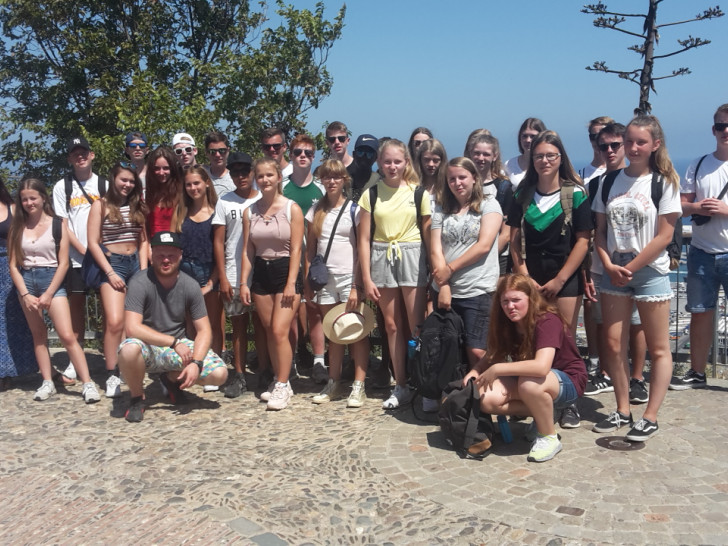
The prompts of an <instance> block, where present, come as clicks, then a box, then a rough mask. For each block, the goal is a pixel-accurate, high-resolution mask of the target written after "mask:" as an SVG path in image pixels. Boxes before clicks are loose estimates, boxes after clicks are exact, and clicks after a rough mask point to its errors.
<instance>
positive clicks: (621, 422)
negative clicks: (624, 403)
mask: <svg viewBox="0 0 728 546" xmlns="http://www.w3.org/2000/svg"><path fill="white" fill-rule="evenodd" d="M633 424H634V421H632V414H631V413H630V414H629V415H624V414H622V413H619V412H618V411H613V412H612V413H610V414H609V417H607V418H606V419H604V420H603V421H600V422H598V423H597V424H596V425H594V426H593V427H592V430H593V431H594V432H614V431H615V430H618V429H620V428H622V427H624V426H628V425H629V426H630V427H631V426H632V425H633Z"/></svg>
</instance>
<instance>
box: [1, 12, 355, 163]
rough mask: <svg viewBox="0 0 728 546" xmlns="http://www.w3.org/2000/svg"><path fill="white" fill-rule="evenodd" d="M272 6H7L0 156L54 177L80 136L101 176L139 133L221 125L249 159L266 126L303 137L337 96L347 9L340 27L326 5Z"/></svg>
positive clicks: (163, 139)
mask: <svg viewBox="0 0 728 546" xmlns="http://www.w3.org/2000/svg"><path fill="white" fill-rule="evenodd" d="M254 6H255V7H254ZM270 9H271V7H270V6H269V5H268V3H267V2H266V1H261V2H259V3H258V4H253V5H251V3H250V2H248V1H247V0H118V1H115V2H98V1H95V0H64V1H62V2H60V1H58V0H4V1H3V2H2V3H1V4H0V24H2V27H3V31H4V35H5V40H4V41H2V42H0V134H1V136H2V139H3V146H2V148H0V154H1V156H2V158H3V160H4V161H6V162H9V163H12V164H13V165H14V166H15V167H16V170H17V171H20V172H25V171H27V170H28V169H35V170H38V171H40V172H41V173H43V174H45V175H47V176H52V175H56V174H58V173H59V171H61V170H62V169H63V168H64V167H65V150H64V149H63V146H64V141H65V139H66V138H67V137H68V136H69V135H71V134H77V133H79V132H80V133H82V134H84V135H86V137H87V138H88V139H89V142H91V145H92V147H93V148H94V149H95V151H96V153H97V158H98V159H97V163H99V162H101V163H102V165H101V166H100V167H101V169H103V168H104V167H108V166H109V165H110V164H112V163H113V162H114V161H115V160H117V159H118V158H119V157H120V153H121V150H122V148H123V146H124V134H125V133H126V132H128V131H131V130H139V131H142V132H144V133H146V134H147V136H148V138H149V139H150V141H151V142H152V143H153V144H160V143H168V142H169V141H170V140H171V137H172V135H173V134H174V133H176V132H179V131H185V132H189V133H191V134H192V135H193V136H194V137H195V138H196V139H199V140H200V141H201V140H202V136H203V135H204V134H205V133H206V132H208V131H210V130H211V129H213V128H216V129H220V130H223V131H225V132H226V133H227V134H228V135H229V136H230V137H231V140H232V144H233V145H234V146H235V147H236V149H240V150H246V151H248V152H252V151H254V150H255V149H256V148H255V147H256V144H257V141H258V134H259V132H260V130H261V129H262V128H263V127H265V126H268V125H276V126H278V127H280V128H281V129H283V130H284V131H286V132H287V133H290V132H292V131H296V130H301V129H302V128H303V126H304V125H305V119H306V113H307V112H308V111H309V110H311V109H312V108H316V107H318V105H319V102H320V101H321V100H322V99H323V98H324V97H326V96H327V95H328V94H329V93H330V90H331V85H332V79H331V76H330V75H329V73H328V72H327V70H326V61H327V59H328V55H329V53H330V51H331V49H332V47H333V45H334V43H335V42H336V40H338V39H339V38H340V37H341V33H342V29H343V25H344V15H345V11H346V6H342V7H341V8H340V9H339V11H338V13H337V14H336V16H335V17H334V18H333V20H327V19H326V18H325V17H324V4H323V2H319V3H317V4H316V5H315V8H314V9H313V10H307V9H300V10H299V9H295V8H294V7H293V6H291V5H286V4H284V2H283V0H275V5H274V12H273V14H269V10H270ZM199 148H202V146H201V144H200V146H199ZM101 169H100V170H101Z"/></svg>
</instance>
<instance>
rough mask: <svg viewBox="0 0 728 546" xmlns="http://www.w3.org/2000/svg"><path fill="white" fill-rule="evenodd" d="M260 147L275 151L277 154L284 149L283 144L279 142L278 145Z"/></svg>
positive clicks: (262, 145)
mask: <svg viewBox="0 0 728 546" xmlns="http://www.w3.org/2000/svg"><path fill="white" fill-rule="evenodd" d="M260 147H261V148H263V149H264V150H275V151H276V152H277V151H278V150H280V149H281V148H283V143H282V142H279V143H277V144H261V145H260Z"/></svg>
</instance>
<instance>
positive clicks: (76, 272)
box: [66, 267, 90, 296]
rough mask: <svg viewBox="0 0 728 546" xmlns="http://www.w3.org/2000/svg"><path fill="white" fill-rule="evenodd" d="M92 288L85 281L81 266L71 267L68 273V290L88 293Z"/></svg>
mask: <svg viewBox="0 0 728 546" xmlns="http://www.w3.org/2000/svg"><path fill="white" fill-rule="evenodd" d="M89 290H90V288H89V287H88V286H86V283H85V282H83V277H81V268H80V267H69V268H68V272H67V273H66V292H68V295H69V296H70V295H71V294H86V293H87V292H88V291H89Z"/></svg>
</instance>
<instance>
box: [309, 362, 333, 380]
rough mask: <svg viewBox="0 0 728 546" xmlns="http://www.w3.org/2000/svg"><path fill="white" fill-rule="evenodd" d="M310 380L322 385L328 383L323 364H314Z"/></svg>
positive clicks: (327, 371)
mask: <svg viewBox="0 0 728 546" xmlns="http://www.w3.org/2000/svg"><path fill="white" fill-rule="evenodd" d="M311 379H313V382H314V383H318V384H319V385H323V384H325V383H328V382H329V370H328V368H327V367H326V366H325V365H324V363H323V362H316V363H314V365H313V369H312V370H311Z"/></svg>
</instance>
